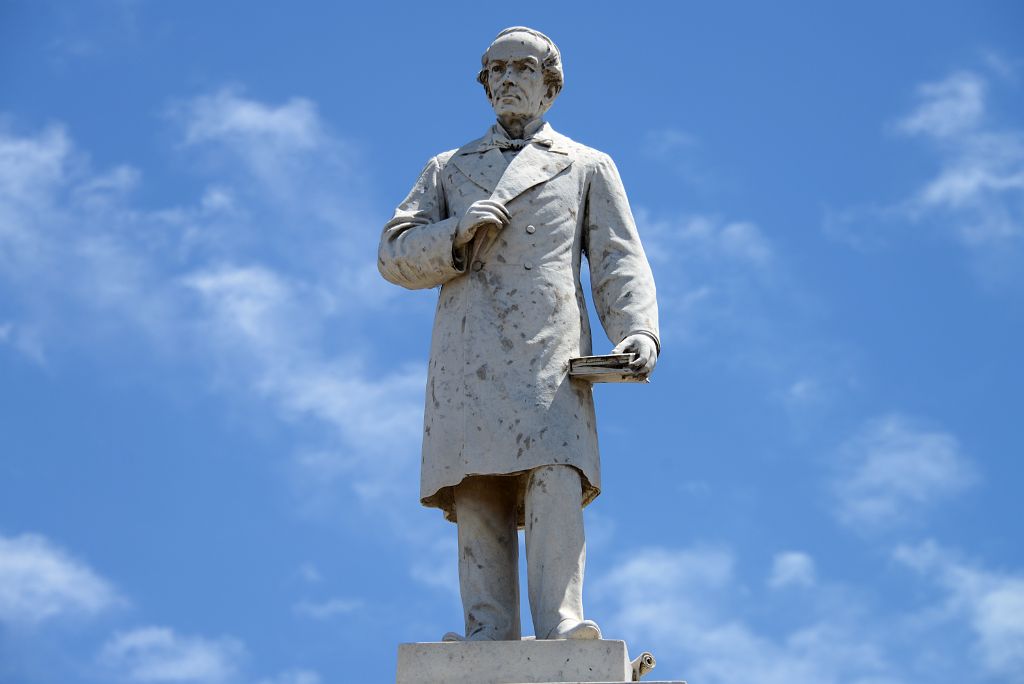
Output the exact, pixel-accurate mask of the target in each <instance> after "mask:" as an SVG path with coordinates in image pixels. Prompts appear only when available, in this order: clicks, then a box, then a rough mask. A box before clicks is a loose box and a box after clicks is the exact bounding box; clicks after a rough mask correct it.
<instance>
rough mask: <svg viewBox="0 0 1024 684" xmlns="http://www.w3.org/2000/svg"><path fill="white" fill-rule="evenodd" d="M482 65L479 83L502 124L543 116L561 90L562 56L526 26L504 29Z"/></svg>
mask: <svg viewBox="0 0 1024 684" xmlns="http://www.w3.org/2000/svg"><path fill="white" fill-rule="evenodd" d="M480 62H481V64H482V68H481V69H480V73H479V74H478V75H477V80H478V81H480V83H481V84H483V86H484V91H485V92H486V93H487V99H488V100H490V102H491V106H492V107H493V108H494V113H495V114H497V115H498V119H499V120H501V121H502V122H506V121H510V120H519V121H528V120H530V119H534V118H536V117H538V116H540V115H542V114H543V113H544V112H546V111H547V110H548V108H549V107H550V106H551V104H552V103H553V102H554V101H555V98H556V97H558V93H559V92H561V90H562V83H563V76H562V56H561V54H560V53H559V52H558V48H557V47H556V46H555V43H554V41H552V40H551V39H550V38H548V37H547V36H545V35H544V34H543V33H541V32H540V31H535V30H533V29H531V28H526V27H525V26H513V27H511V28H507V29H505V30H504V31H502V32H501V33H499V34H498V35H497V37H495V39H494V42H492V43H491V45H490V47H488V48H487V50H486V51H485V52H484V54H483V57H481V58H480Z"/></svg>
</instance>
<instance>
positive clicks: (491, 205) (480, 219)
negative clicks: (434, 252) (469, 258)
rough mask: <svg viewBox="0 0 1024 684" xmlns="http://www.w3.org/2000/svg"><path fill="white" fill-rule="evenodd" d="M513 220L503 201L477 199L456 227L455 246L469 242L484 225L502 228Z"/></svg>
mask: <svg viewBox="0 0 1024 684" xmlns="http://www.w3.org/2000/svg"><path fill="white" fill-rule="evenodd" d="M511 222H512V217H511V216H509V213H508V210H507V209H506V208H505V205H503V204H502V203H501V202H498V201H497V200H491V199H482V200H477V201H476V202H473V203H472V204H471V205H469V209H467V210H466V213H465V214H463V216H462V218H460V219H459V225H458V227H457V228H456V229H455V241H454V242H455V246H456V247H461V246H462V245H464V244H466V243H468V242H469V241H470V240H472V239H473V236H474V235H476V232H477V231H478V230H480V229H481V228H483V227H484V226H488V225H492V226H494V227H496V228H499V229H500V228H504V227H505V226H507V225H508V224H509V223H511Z"/></svg>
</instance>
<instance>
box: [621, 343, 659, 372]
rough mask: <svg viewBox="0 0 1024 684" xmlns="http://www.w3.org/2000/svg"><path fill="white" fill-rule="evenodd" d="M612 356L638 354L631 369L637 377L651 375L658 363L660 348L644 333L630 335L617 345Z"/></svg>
mask: <svg viewBox="0 0 1024 684" xmlns="http://www.w3.org/2000/svg"><path fill="white" fill-rule="evenodd" d="M612 354H636V359H634V360H633V362H632V363H630V364H629V367H630V369H631V370H632V371H633V372H634V373H636V374H637V375H644V376H647V375H650V374H651V371H653V370H654V365H655V364H656V363H658V348H657V347H656V346H655V345H654V340H652V339H651V338H650V337H649V336H647V335H644V334H642V333H636V334H634V335H628V336H627V337H626V339H624V340H622V341H621V342H619V343H618V344H617V345H615V349H612Z"/></svg>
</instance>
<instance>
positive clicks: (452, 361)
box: [378, 26, 660, 641]
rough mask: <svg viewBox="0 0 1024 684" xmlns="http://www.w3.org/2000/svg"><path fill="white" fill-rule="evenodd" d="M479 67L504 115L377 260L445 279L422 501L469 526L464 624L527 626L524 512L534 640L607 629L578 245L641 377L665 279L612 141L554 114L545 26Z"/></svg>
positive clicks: (416, 195)
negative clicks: (579, 137) (597, 607)
mask: <svg viewBox="0 0 1024 684" xmlns="http://www.w3.org/2000/svg"><path fill="white" fill-rule="evenodd" d="M479 81H480V83H481V84H482V85H483V87H484V91H485V92H486V94H487V97H488V99H489V100H490V103H491V106H492V107H493V109H494V112H495V114H496V115H497V122H496V123H495V124H494V125H493V126H491V128H490V129H489V130H488V131H487V132H486V133H485V134H484V135H483V136H482V137H480V138H477V139H476V140H473V141H471V142H469V143H467V144H465V145H463V146H462V147H460V148H458V149H456V150H451V151H448V152H443V153H441V154H438V155H437V156H435V157H433V158H432V159H431V160H430V161H428V162H427V164H426V166H425V167H424V168H423V171H422V172H421V173H420V175H419V178H418V179H417V180H416V183H415V185H414V186H413V188H412V191H411V192H410V193H409V195H408V197H406V198H405V200H404V201H403V202H402V203H401V204H400V205H399V206H398V208H397V209H396V210H395V214H394V217H393V218H392V219H391V220H390V221H388V222H387V225H385V227H384V231H383V234H382V235H381V239H380V250H379V255H378V267H379V269H380V272H381V274H382V275H383V276H384V277H385V278H386V279H387V280H389V281H390V282H392V283H395V284H397V285H401V286H403V287H406V288H411V289H420V288H433V287H440V294H439V297H438V301H437V312H436V316H435V319H434V330H433V337H432V341H431V346H430V366H429V372H428V379H427V387H426V411H425V416H424V426H423V459H422V475H421V489H420V497H421V502H422V503H423V505H425V506H430V507H436V508H440V509H441V510H442V511H443V512H444V515H445V516H446V517H447V518H448V519H449V520H451V521H454V522H456V523H457V525H458V542H459V551H458V552H459V581H460V588H461V595H462V602H463V609H464V613H465V633H464V635H462V634H454V633H449V634H448V635H446V636H445V640H458V641H462V640H467V641H497V640H518V639H520V638H521V636H522V634H521V628H520V619H519V586H518V563H519V560H518V553H519V552H518V549H519V546H518V539H517V529H518V528H520V527H525V537H526V556H527V559H526V563H527V578H528V591H529V599H530V610H531V613H532V617H533V626H534V630H535V634H536V638H537V639H600V638H601V631H600V629H599V627H598V626H597V624H596V623H595V622H593V621H591V620H587V619H585V618H584V615H583V601H582V589H583V568H584V560H585V555H586V546H585V541H584V532H583V513H582V509H583V507H584V506H586V505H587V504H588V503H590V502H591V501H592V500H593V499H594V498H595V497H596V496H597V495H598V493H599V492H600V489H601V471H600V464H599V458H598V443H597V424H596V421H595V419H594V403H593V395H592V389H591V386H590V384H589V383H586V382H583V381H580V380H577V379H575V378H570V377H569V376H568V374H567V369H568V365H569V364H568V361H569V359H570V358H573V357H578V356H586V355H590V354H591V338H590V324H589V319H588V315H587V308H586V304H585V300H584V293H583V289H582V287H581V285H580V268H581V264H582V263H583V257H586V263H587V265H588V268H589V269H590V280H591V292H592V296H593V302H594V305H595V308H596V310H597V312H598V315H599V318H600V320H601V324H602V326H603V327H604V330H605V332H606V333H607V335H608V337H609V339H610V340H611V341H612V342H613V343H614V344H615V347H614V350H613V352H614V353H630V354H635V360H634V361H633V362H632V363H631V364H630V370H631V371H632V372H633V373H635V374H637V375H638V376H641V377H645V376H647V375H649V374H650V373H651V371H652V370H653V369H654V365H655V363H656V361H657V358H658V353H659V351H660V342H659V339H658V309H657V303H656V300H655V289H654V279H653V277H652V275H651V269H650V266H649V264H648V261H647V258H646V256H645V254H644V250H643V247H642V246H641V244H640V237H639V235H638V234H637V229H636V225H635V223H634V221H633V216H632V214H631V212H630V209H629V203H628V201H627V199H626V193H625V191H624V190H623V187H622V181H621V180H620V178H619V173H618V171H617V170H616V168H615V164H614V163H613V162H612V160H611V158H610V157H608V155H606V154H604V153H602V152H599V151H597V150H595V149H593V148H590V147H587V146H585V145H582V144H580V143H577V142H575V141H573V140H571V139H569V138H567V137H566V136H564V135H562V134H560V133H558V132H556V131H555V130H554V129H553V128H552V127H551V125H550V124H548V123H547V121H545V119H544V114H545V113H546V112H547V110H548V108H549V107H551V105H552V103H553V102H554V100H555V98H556V97H557V96H558V94H559V92H560V91H561V89H562V83H563V73H562V62H561V55H560V53H559V51H558V48H557V47H556V46H555V44H554V42H552V40H551V39H550V38H548V37H547V36H545V35H544V34H543V33H540V32H539V31H535V30H533V29H530V28H525V27H521V26H517V27H513V28H508V29H505V30H504V31H502V32H501V33H499V34H498V36H497V37H496V38H495V40H494V41H493V42H492V43H491V45H490V46H489V47H488V48H487V50H486V51H485V52H484V54H483V58H482V68H481V70H480V72H479Z"/></svg>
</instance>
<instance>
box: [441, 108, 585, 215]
mask: <svg viewBox="0 0 1024 684" xmlns="http://www.w3.org/2000/svg"><path fill="white" fill-rule="evenodd" d="M527 135H528V139H530V140H532V141H533V142H532V144H529V145H527V146H526V147H524V148H523V149H522V150H521V151H520V152H519V153H518V154H516V156H515V157H514V158H513V159H512V162H511V163H508V162H506V161H505V157H504V155H503V154H502V153H501V151H500V150H499V149H498V147H497V146H496V145H495V141H496V140H497V139H499V138H502V139H503V138H507V137H508V136H507V134H506V133H505V131H504V129H502V128H500V125H499V124H495V125H494V126H492V127H491V130H490V131H488V132H487V135H485V136H483V137H482V138H478V139H476V140H474V141H473V142H470V143H468V144H467V145H464V146H462V147H460V148H459V149H458V150H456V151H455V154H454V156H453V157H452V163H453V164H454V165H455V166H456V167H458V169H459V170H460V171H462V173H464V174H466V176H467V177H468V178H469V179H470V180H472V181H473V182H474V183H476V184H477V185H479V186H480V187H481V188H483V189H484V190H486V191H487V192H489V193H491V197H492V198H493V199H496V200H498V201H500V202H503V203H504V202H510V201H512V200H513V199H515V198H516V197H518V196H519V195H521V194H522V193H523V192H525V191H526V190H528V189H530V188H532V187H533V186H535V185H539V184H541V183H543V182H545V181H547V180H549V179H550V178H552V177H553V176H555V175H556V174H558V173H559V172H561V171H562V170H563V169H565V168H566V167H567V166H569V165H570V164H572V161H573V160H572V157H571V156H570V154H569V150H568V148H567V147H566V146H565V145H564V144H562V136H560V135H558V134H557V133H556V132H555V131H554V129H552V128H551V126H550V125H549V124H548V123H547V122H546V121H541V122H540V125H539V126H537V127H536V130H535V131H533V133H532V135H530V132H529V131H527Z"/></svg>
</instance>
